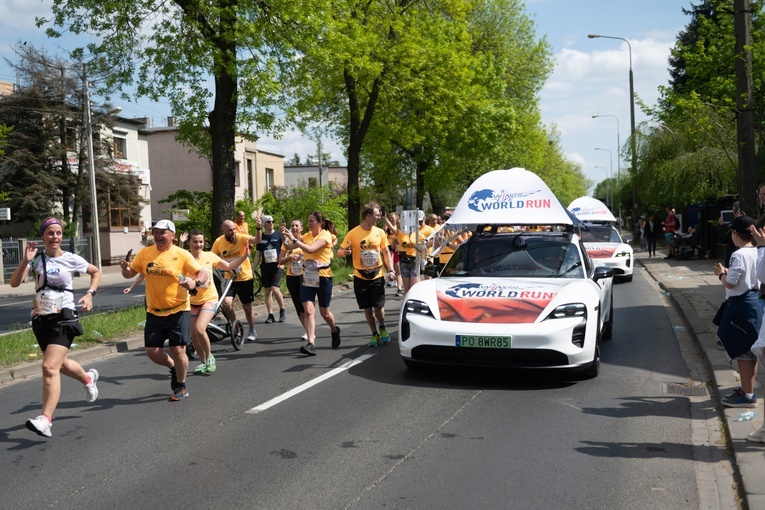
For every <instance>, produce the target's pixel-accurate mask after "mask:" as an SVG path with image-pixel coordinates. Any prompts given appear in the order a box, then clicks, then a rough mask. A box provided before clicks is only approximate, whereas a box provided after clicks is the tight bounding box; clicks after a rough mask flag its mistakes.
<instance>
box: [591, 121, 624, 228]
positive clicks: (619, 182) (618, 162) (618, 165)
mask: <svg viewBox="0 0 765 510" xmlns="http://www.w3.org/2000/svg"><path fill="white" fill-rule="evenodd" d="M600 117H613V118H614V119H616V206H617V208H618V209H619V228H621V226H622V201H621V199H620V194H621V191H622V158H621V157H620V156H619V151H621V150H622V142H621V139H620V137H619V117H617V116H616V115H608V114H607V115H593V116H592V118H593V119H597V118H600Z"/></svg>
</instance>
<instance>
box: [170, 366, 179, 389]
mask: <svg viewBox="0 0 765 510" xmlns="http://www.w3.org/2000/svg"><path fill="white" fill-rule="evenodd" d="M170 389H171V390H173V391H175V390H177V389H178V374H176V373H175V367H173V368H171V369H170Z"/></svg>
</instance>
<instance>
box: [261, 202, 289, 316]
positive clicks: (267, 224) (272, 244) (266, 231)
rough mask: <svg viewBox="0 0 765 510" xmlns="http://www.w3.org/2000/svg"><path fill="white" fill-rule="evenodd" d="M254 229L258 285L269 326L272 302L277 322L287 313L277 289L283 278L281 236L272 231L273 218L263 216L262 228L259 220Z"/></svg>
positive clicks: (272, 314)
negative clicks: (280, 255)
mask: <svg viewBox="0 0 765 510" xmlns="http://www.w3.org/2000/svg"><path fill="white" fill-rule="evenodd" d="M255 225H256V226H255V229H256V230H257V231H258V233H257V235H256V236H255V248H256V249H257V250H258V251H259V252H261V253H262V256H261V258H260V284H261V285H262V286H263V289H264V297H265V302H266V311H267V312H268V317H267V318H266V324H271V323H272V322H274V321H275V320H276V319H275V318H274V300H276V304H277V305H279V322H284V321H285V320H286V319H287V311H286V310H285V309H284V296H282V291H281V289H280V288H279V284H280V283H281V281H282V276H284V269H283V267H282V266H281V265H280V264H279V254H280V252H281V250H282V236H281V234H280V233H279V232H277V231H276V230H274V218H273V216H269V215H265V216H263V226H262V228H261V224H260V219H257V220H256V224H255Z"/></svg>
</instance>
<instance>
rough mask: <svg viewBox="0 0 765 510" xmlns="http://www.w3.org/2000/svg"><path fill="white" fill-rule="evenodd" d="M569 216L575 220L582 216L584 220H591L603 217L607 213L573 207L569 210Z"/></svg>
mask: <svg viewBox="0 0 765 510" xmlns="http://www.w3.org/2000/svg"><path fill="white" fill-rule="evenodd" d="M571 214H573V215H574V216H576V217H577V218H579V217H581V216H584V217H586V218H592V217H593V216H605V215H607V214H608V211H606V210H605V209H588V208H586V207H574V208H573V209H571Z"/></svg>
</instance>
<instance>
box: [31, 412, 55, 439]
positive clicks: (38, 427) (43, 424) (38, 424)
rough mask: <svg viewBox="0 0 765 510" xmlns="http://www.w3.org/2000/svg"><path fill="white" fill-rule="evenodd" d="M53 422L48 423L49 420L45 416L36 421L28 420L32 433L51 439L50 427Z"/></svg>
mask: <svg viewBox="0 0 765 510" xmlns="http://www.w3.org/2000/svg"><path fill="white" fill-rule="evenodd" d="M51 425H52V424H51V422H49V421H48V418H46V417H45V416H43V415H40V416H38V417H37V418H35V419H34V420H33V419H32V418H30V419H28V420H27V428H28V429H29V430H31V431H32V432H36V433H37V434H40V435H41V436H45V437H51V433H50V427H51Z"/></svg>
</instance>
